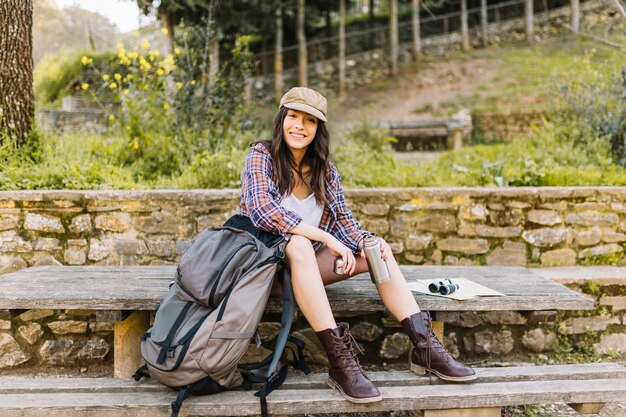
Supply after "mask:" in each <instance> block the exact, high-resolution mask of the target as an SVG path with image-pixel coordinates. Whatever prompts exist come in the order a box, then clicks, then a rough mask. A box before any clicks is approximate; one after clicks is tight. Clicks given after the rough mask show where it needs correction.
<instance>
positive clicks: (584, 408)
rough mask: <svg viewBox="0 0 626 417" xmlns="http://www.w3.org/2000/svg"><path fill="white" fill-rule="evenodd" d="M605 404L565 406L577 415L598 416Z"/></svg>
mask: <svg viewBox="0 0 626 417" xmlns="http://www.w3.org/2000/svg"><path fill="white" fill-rule="evenodd" d="M604 404H605V403H573V404H567V405H569V406H570V407H572V408H573V409H574V410H575V411H576V412H577V413H578V414H600V411H602V409H603V408H604Z"/></svg>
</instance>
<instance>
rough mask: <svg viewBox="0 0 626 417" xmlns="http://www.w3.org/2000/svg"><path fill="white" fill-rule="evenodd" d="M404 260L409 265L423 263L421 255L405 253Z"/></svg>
mask: <svg viewBox="0 0 626 417" xmlns="http://www.w3.org/2000/svg"><path fill="white" fill-rule="evenodd" d="M404 259H406V260H407V261H408V262H409V263H411V264H421V263H422V262H424V256H423V255H417V254H414V253H410V252H406V253H405V254H404Z"/></svg>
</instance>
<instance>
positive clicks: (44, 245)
mask: <svg viewBox="0 0 626 417" xmlns="http://www.w3.org/2000/svg"><path fill="white" fill-rule="evenodd" d="M59 243H60V242H59V239H55V238H51V237H42V238H39V239H36V240H34V241H33V250H41V251H47V252H50V251H55V250H60V249H61V246H60V244H59Z"/></svg>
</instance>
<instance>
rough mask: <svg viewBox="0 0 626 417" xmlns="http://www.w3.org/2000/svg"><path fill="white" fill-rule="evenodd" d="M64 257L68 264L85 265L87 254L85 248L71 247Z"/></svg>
mask: <svg viewBox="0 0 626 417" xmlns="http://www.w3.org/2000/svg"><path fill="white" fill-rule="evenodd" d="M63 259H64V260H65V262H66V263H67V264H68V265H84V264H85V261H86V260H87V254H86V253H85V250H84V249H79V248H75V247H69V248H68V249H66V250H65V252H64V254H63Z"/></svg>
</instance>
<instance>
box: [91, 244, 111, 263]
mask: <svg viewBox="0 0 626 417" xmlns="http://www.w3.org/2000/svg"><path fill="white" fill-rule="evenodd" d="M113 250H114V245H113V242H111V241H102V240H99V239H90V240H89V255H87V258H89V260H90V261H101V260H103V259H105V258H107V257H108V256H109V255H110V254H111V253H112V252H113Z"/></svg>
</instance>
